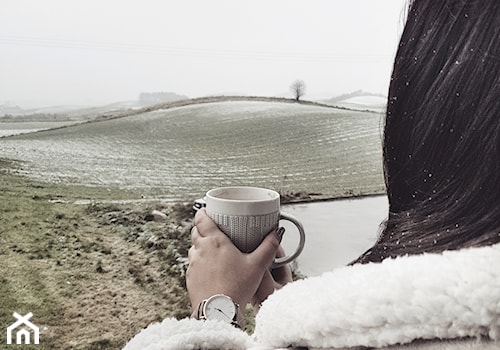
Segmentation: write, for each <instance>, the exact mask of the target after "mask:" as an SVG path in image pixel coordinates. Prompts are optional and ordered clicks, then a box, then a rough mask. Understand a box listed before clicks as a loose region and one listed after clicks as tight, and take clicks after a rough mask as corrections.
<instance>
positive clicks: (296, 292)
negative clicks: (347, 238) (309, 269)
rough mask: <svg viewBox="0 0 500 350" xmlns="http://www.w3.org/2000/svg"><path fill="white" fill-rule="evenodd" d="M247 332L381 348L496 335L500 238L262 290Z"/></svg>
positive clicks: (276, 339) (285, 342)
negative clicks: (270, 292)
mask: <svg viewBox="0 0 500 350" xmlns="http://www.w3.org/2000/svg"><path fill="white" fill-rule="evenodd" d="M255 336H256V339H257V341H258V342H259V343H260V344H265V345H268V346H271V347H287V346H290V345H291V346H297V347H299V346H309V347H319V348H343V347H354V346H366V347H384V346H389V345H392V344H406V343H410V342H412V341H413V340H416V339H454V338H462V337H479V336H487V337H489V338H491V339H494V340H500V244H496V245H493V246H487V247H480V248H467V249H461V250H457V251H446V252H444V253H442V254H422V255H414V256H406V257H399V258H396V259H386V260H384V261H383V262H382V263H376V264H375V263H373V264H365V265H353V266H346V267H342V268H338V269H336V270H333V271H331V272H328V273H324V274H323V275H321V276H317V277H311V278H307V279H304V280H301V281H296V282H294V283H291V284H289V285H287V286H285V287H284V288H283V289H281V290H279V291H277V292H276V293H274V294H273V295H271V296H270V297H269V299H268V300H267V301H266V302H265V303H264V304H263V306H262V308H261V310H260V312H259V314H258V315H257V319H256V330H255Z"/></svg>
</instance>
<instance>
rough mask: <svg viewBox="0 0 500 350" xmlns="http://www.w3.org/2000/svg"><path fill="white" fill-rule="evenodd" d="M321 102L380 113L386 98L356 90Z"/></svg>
mask: <svg viewBox="0 0 500 350" xmlns="http://www.w3.org/2000/svg"><path fill="white" fill-rule="evenodd" d="M322 102H323V103H326V104H329V105H332V106H338V107H345V108H352V109H359V110H372V111H377V112H381V111H383V110H384V109H385V104H386V102H387V97H386V96H384V95H382V94H375V93H370V92H366V91H363V90H356V91H353V92H351V93H347V94H342V95H339V96H336V97H332V98H330V99H326V100H323V101H322Z"/></svg>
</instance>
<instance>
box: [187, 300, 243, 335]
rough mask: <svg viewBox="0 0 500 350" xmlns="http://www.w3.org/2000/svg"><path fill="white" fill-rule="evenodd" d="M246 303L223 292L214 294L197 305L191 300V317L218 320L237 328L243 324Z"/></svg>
mask: <svg viewBox="0 0 500 350" xmlns="http://www.w3.org/2000/svg"><path fill="white" fill-rule="evenodd" d="M245 309H246V303H245V304H243V305H242V306H241V307H240V304H239V303H237V302H236V301H235V300H233V299H232V298H231V297H230V296H227V295H225V294H214V295H212V296H210V297H208V298H206V299H203V300H201V301H200V302H199V303H198V304H197V305H196V304H195V303H193V302H192V313H191V317H192V318H195V319H198V320H219V321H223V322H227V323H230V324H232V325H233V326H235V327H237V328H243V327H244V325H245Z"/></svg>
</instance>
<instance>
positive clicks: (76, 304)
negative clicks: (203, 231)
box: [0, 162, 191, 349]
mask: <svg viewBox="0 0 500 350" xmlns="http://www.w3.org/2000/svg"><path fill="white" fill-rule="evenodd" d="M1 165H2V166H4V165H5V164H4V162H2V164H1ZM117 195H119V194H118V193H112V192H110V191H108V190H100V189H96V188H86V187H68V186H61V185H53V184H47V183H39V182H35V181H31V180H28V179H26V178H23V177H19V176H13V175H10V174H8V173H5V172H4V171H1V172H0V212H1V213H2V216H1V220H0V261H1V262H2V264H1V265H0V305H1V313H0V328H2V329H6V328H7V327H8V325H10V324H11V323H12V322H13V321H14V320H13V317H12V313H13V312H18V313H20V314H22V315H24V314H26V313H28V312H32V313H33V314H34V316H33V317H32V319H31V320H32V322H33V323H35V324H36V325H38V326H39V327H40V329H41V346H34V345H33V346H32V348H33V349H35V348H36V349H117V348H120V347H121V346H122V345H124V342H125V341H126V340H127V339H129V338H130V337H132V336H133V335H134V334H136V333H137V332H138V331H139V330H140V329H141V328H143V327H145V326H147V325H148V324H149V323H150V322H153V321H157V320H161V319H163V318H165V317H169V316H177V317H183V316H186V315H187V314H188V313H189V309H188V300H187V297H186V292H185V289H184V286H183V284H184V281H183V276H182V272H183V270H184V266H183V264H182V262H179V261H178V260H177V258H178V257H179V256H185V255H186V252H187V249H188V245H189V239H188V236H189V225H190V224H189V220H186V219H189V218H190V216H191V214H190V212H189V210H186V208H183V207H178V208H176V210H175V211H173V210H171V209H168V208H164V207H162V206H161V205H159V204H158V205H153V206H151V205H150V206H148V207H144V206H138V205H134V206H116V205H112V206H103V205H88V206H85V205H74V204H65V203H61V202H59V203H51V202H49V199H55V200H57V201H72V200H74V199H76V198H85V197H91V198H95V199H109V198H113V197H114V196H117ZM152 209H160V210H162V211H163V212H166V213H168V214H169V220H167V221H166V222H154V221H148V220H146V219H147V216H148V214H149V213H150V212H151V210H152ZM183 220H184V221H183ZM177 223H184V224H182V225H181V226H179V225H178V224H177ZM5 336H6V335H5V332H1V335H0V348H1V347H3V346H6V345H5V343H6V339H5ZM23 348H24V347H23Z"/></svg>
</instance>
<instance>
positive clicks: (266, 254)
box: [186, 209, 280, 310]
mask: <svg viewBox="0 0 500 350" xmlns="http://www.w3.org/2000/svg"><path fill="white" fill-rule="evenodd" d="M191 240H192V243H193V246H192V247H191V249H189V254H188V257H189V267H188V270H187V273H186V285H187V289H188V293H189V298H190V301H191V306H192V308H193V310H196V308H197V307H198V305H199V304H200V302H201V301H203V300H204V299H207V298H209V297H210V296H212V295H215V294H225V295H227V296H229V297H231V298H232V299H233V300H234V301H235V302H236V303H238V304H239V305H240V309H243V310H244V308H245V306H246V304H248V303H249V302H250V301H251V300H252V297H253V296H254V295H255V294H256V292H257V289H258V288H259V285H260V284H261V282H262V280H263V276H264V274H265V273H267V271H268V267H269V266H270V265H271V263H272V261H273V260H274V257H275V256H276V253H277V250H278V247H279V244H280V240H279V237H278V235H277V233H275V232H274V233H270V234H268V235H267V236H266V238H264V240H263V241H262V243H261V244H260V245H259V246H258V247H257V249H255V250H254V251H253V252H251V253H249V254H244V253H242V252H241V251H240V250H238V248H236V246H235V245H234V244H233V243H232V242H231V240H230V239H229V237H227V236H226V235H225V234H224V233H223V232H222V231H220V230H219V228H218V227H217V225H216V224H215V223H214V222H213V221H212V220H211V219H210V218H209V217H208V215H207V214H206V212H205V210H204V209H202V210H199V211H198V212H197V213H196V216H195V226H194V227H193V229H192V230H191Z"/></svg>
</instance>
